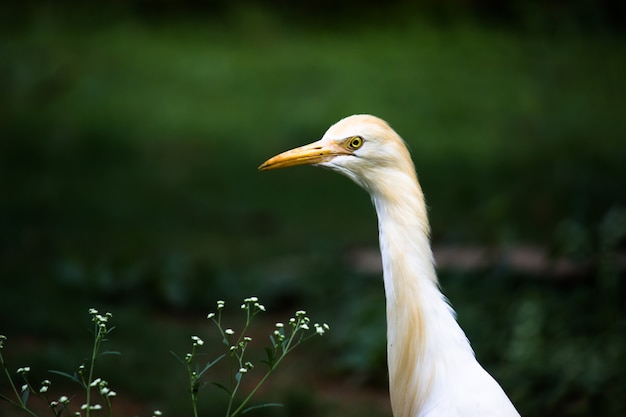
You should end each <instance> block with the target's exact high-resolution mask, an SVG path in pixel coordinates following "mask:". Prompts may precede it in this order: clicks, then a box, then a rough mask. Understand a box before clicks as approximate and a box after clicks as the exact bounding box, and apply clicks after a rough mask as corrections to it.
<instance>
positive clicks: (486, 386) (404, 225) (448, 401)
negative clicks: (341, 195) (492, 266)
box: [260, 115, 519, 417]
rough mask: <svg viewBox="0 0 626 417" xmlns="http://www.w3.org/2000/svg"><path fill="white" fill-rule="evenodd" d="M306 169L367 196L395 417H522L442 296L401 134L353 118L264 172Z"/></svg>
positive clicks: (374, 120)
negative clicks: (346, 180) (328, 172)
mask: <svg viewBox="0 0 626 417" xmlns="http://www.w3.org/2000/svg"><path fill="white" fill-rule="evenodd" d="M304 164H310V165H319V166H323V167H327V168H330V169H333V170H335V171H338V172H340V173H342V174H344V175H346V176H348V177H350V178H351V179H353V180H354V181H355V182H356V183H357V184H359V185H361V186H362V187H363V188H364V189H365V190H367V191H368V192H369V194H370V197H371V199H372V202H373V204H374V207H375V209H376V214H377V217H378V228H379V240H380V250H381V255H382V260H383V280H384V287H385V298H386V308H387V360H388V367H389V390H390V396H391V405H392V410H393V414H394V416H395V417H417V416H423V417H426V416H428V417H439V416H442V417H443V416H446V417H457V416H458V417H474V416H488V417H491V416H493V417H496V416H497V417H509V416H519V414H518V412H517V411H516V410H515V407H514V406H513V405H512V403H511V402H510V400H509V399H508V398H507V396H506V394H505V393H504V391H503V390H502V388H501V387H500V386H499V385H498V383H497V382H496V381H495V380H494V379H493V378H492V377H491V376H490V375H489V374H488V373H487V372H486V371H485V370H484V369H483V368H482V367H481V366H480V364H479V363H478V361H477V360H476V358H475V356H474V352H473V350H472V348H471V346H470V344H469V341H468V340H467V337H466V336H465V333H464V332H463V330H462V329H461V327H460V326H459V325H458V323H457V321H456V317H455V313H454V310H453V309H452V307H451V306H450V304H449V303H448V302H447V300H446V298H445V297H444V295H443V294H442V293H441V291H440V290H439V285H438V281H437V275H436V272H435V264H434V259H433V255H432V250H431V246H430V237H429V236H430V230H429V229H430V228H429V223H428V216H427V211H426V204H425V201H424V196H423V193H422V189H421V187H420V185H419V182H418V180H417V175H416V173H415V167H414V165H413V162H412V160H411V156H410V154H409V151H408V149H407V147H406V145H405V143H404V141H403V140H402V139H401V138H400V136H399V135H398V134H397V133H396V132H395V131H394V130H393V129H392V128H391V127H390V126H389V125H388V124H387V123H386V122H384V121H383V120H381V119H379V118H377V117H374V116H370V115H354V116H350V117H347V118H345V119H342V120H340V121H339V122H337V123H336V124H334V125H333V126H331V127H330V128H329V129H328V131H327V132H326V133H325V134H324V136H323V137H322V139H321V140H319V141H317V142H314V143H311V144H310V145H305V146H302V147H300V148H296V149H293V150H291V151H287V152H284V153H282V154H280V155H277V156H275V157H274V158H271V159H269V160H268V161H266V162H265V163H264V164H263V165H261V167H260V169H261V170H267V169H273V168H282V167H288V166H293V165H304Z"/></svg>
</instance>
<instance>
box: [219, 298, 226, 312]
mask: <svg viewBox="0 0 626 417" xmlns="http://www.w3.org/2000/svg"><path fill="white" fill-rule="evenodd" d="M224 304H225V303H224V301H223V300H218V301H217V309H218V310H220V309H222V308H224Z"/></svg>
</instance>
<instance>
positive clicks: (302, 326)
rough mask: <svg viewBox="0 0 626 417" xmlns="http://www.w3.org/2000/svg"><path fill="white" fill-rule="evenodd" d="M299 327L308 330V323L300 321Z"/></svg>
mask: <svg viewBox="0 0 626 417" xmlns="http://www.w3.org/2000/svg"><path fill="white" fill-rule="evenodd" d="M300 328H301V329H303V330H309V325H308V324H306V323H302V324H301V325H300Z"/></svg>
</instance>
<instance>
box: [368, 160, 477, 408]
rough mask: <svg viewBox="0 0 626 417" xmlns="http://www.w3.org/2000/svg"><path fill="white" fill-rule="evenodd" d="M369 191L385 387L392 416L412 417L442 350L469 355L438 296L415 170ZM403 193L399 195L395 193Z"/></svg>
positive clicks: (451, 314) (423, 401)
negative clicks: (383, 315)
mask: <svg viewBox="0 0 626 417" xmlns="http://www.w3.org/2000/svg"><path fill="white" fill-rule="evenodd" d="M387 178H388V180H387V181H386V183H385V184H381V186H380V187H377V189H373V190H372V189H370V191H371V194H372V200H373V202H374V205H375V207H376V212H377V215H378V222H379V233H380V248H381V253H382V259H383V270H384V283H385V297H386V300H387V355H388V363H389V388H390V394H391V405H392V409H393V414H394V416H395V417H414V416H417V415H418V414H419V412H420V410H422V409H423V407H424V406H425V405H426V403H427V400H429V398H430V395H431V391H432V387H433V385H434V384H435V382H436V378H437V376H438V370H439V371H440V370H441V369H440V368H441V367H443V366H444V365H445V364H444V363H443V361H444V358H443V357H442V354H441V350H442V348H443V347H445V346H449V345H450V344H454V345H457V346H460V347H461V348H462V349H463V350H467V352H468V353H469V354H470V355H472V356H473V353H472V351H471V348H470V347H469V343H468V342H467V339H466V338H465V335H464V334H463V331H462V330H461V329H460V327H459V326H458V324H457V323H456V320H455V318H454V312H453V311H452V309H451V307H450V306H449V305H448V303H447V302H446V300H445V298H444V296H443V295H442V294H441V292H440V291H439V288H438V284H437V276H436V273H435V267H434V262H433V256H432V250H431V247H430V240H429V226H428V218H427V213H426V206H425V203H424V198H423V194H422V190H421V188H420V186H419V184H418V182H417V178H416V176H415V173H414V171H411V172H406V171H405V172H398V173H397V175H394V176H393V177H387ZM399 190H402V192H403V193H402V194H400V193H399Z"/></svg>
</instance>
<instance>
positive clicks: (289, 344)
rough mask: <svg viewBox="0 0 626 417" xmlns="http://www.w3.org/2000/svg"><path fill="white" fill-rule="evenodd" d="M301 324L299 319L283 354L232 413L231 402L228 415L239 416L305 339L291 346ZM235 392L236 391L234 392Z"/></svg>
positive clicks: (230, 416) (231, 416)
mask: <svg viewBox="0 0 626 417" xmlns="http://www.w3.org/2000/svg"><path fill="white" fill-rule="evenodd" d="M300 324H301V322H300V321H298V323H297V324H296V327H295V328H294V331H293V332H292V333H291V336H290V337H289V339H288V340H287V343H286V344H285V345H284V347H283V351H282V353H281V355H280V356H279V357H278V359H276V361H275V362H274V363H273V364H272V366H270V369H269V370H268V371H267V372H266V373H265V375H263V378H261V380H260V381H259V382H258V383H257V384H256V386H255V387H254V388H253V389H252V391H250V393H249V394H248V395H247V396H246V398H244V400H243V401H242V402H241V404H240V405H239V407H237V408H236V409H235V411H233V413H232V414H229V412H230V404H229V408H228V411H227V413H226V415H227V416H229V417H235V416H237V415H238V414H239V413H240V412H241V411H242V410H243V408H244V407H245V406H246V404H247V403H248V402H249V401H250V399H252V397H253V396H254V394H255V393H256V392H257V391H258V389H259V388H261V385H263V384H264V383H265V381H266V380H267V378H269V376H270V375H271V374H272V372H274V370H275V369H276V368H277V367H278V365H279V364H280V362H281V361H282V360H283V359H284V358H285V356H287V354H288V353H289V352H291V351H292V350H293V349H295V348H296V347H297V346H298V345H299V344H300V343H301V342H302V341H303V340H305V339H300V340H298V341H297V342H296V344H295V345H293V346H291V344H292V343H293V341H294V338H295V336H296V333H298V330H299V329H300ZM233 394H234V393H233ZM233 396H234V395H233ZM232 398H233V397H231V402H232Z"/></svg>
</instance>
